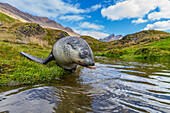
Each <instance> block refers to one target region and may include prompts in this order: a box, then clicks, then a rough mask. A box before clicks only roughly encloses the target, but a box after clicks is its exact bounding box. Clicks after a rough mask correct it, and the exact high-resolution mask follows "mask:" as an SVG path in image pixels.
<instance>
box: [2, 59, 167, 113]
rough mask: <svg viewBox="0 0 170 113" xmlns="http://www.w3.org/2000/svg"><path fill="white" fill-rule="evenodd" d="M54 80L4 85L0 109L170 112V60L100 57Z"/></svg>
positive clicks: (39, 112) (22, 111)
mask: <svg viewBox="0 0 170 113" xmlns="http://www.w3.org/2000/svg"><path fill="white" fill-rule="evenodd" d="M96 61H97V62H98V63H96V65H97V68H96V69H87V68H83V69H81V70H80V72H77V73H76V74H72V75H66V76H63V77H62V78H60V79H57V80H56V83H55V84H54V83H53V84H52V83H51V84H50V83H49V84H40V85H34V86H22V87H19V86H18V87H1V89H0V112H10V113H30V112H31V113H49V112H57V113H65V112H66V113H69V112H70V113H74V112H99V113H103V112H105V113H107V112H108V113H110V112H170V63H169V62H158V61H157V62H156V61H145V60H141V61H139V60H138V61H123V60H120V59H110V58H104V57H98V58H97V59H96Z"/></svg>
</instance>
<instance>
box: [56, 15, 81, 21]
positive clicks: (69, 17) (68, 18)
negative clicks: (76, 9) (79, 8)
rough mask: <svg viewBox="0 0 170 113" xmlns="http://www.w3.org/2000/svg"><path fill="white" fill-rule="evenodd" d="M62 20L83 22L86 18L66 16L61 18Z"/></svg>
mask: <svg viewBox="0 0 170 113" xmlns="http://www.w3.org/2000/svg"><path fill="white" fill-rule="evenodd" d="M59 19H60V20H66V21H80V20H83V19H84V17H82V16H80V15H66V16H60V17H59Z"/></svg>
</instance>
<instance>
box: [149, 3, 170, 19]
mask: <svg viewBox="0 0 170 113" xmlns="http://www.w3.org/2000/svg"><path fill="white" fill-rule="evenodd" d="M158 8H159V10H160V11H159V12H153V13H150V14H149V15H148V19H150V20H160V19H161V18H169V19H170V1H169V0H160V1H159V2H158Z"/></svg>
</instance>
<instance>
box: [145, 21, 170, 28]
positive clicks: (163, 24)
mask: <svg viewBox="0 0 170 113" xmlns="http://www.w3.org/2000/svg"><path fill="white" fill-rule="evenodd" d="M149 29H155V30H170V20H168V21H158V22H155V23H153V24H148V25H147V26H146V27H145V28H144V30H149Z"/></svg>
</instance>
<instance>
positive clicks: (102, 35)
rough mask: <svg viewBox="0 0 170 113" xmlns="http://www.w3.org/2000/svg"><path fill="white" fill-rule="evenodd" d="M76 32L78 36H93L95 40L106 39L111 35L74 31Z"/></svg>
mask: <svg viewBox="0 0 170 113" xmlns="http://www.w3.org/2000/svg"><path fill="white" fill-rule="evenodd" d="M74 31H75V32H76V33H78V34H81V35H87V36H92V37H93V38H96V39H100V38H105V37H107V36H109V34H107V33H103V32H99V31H94V30H91V31H82V30H75V29H74Z"/></svg>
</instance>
